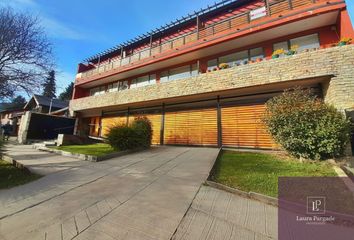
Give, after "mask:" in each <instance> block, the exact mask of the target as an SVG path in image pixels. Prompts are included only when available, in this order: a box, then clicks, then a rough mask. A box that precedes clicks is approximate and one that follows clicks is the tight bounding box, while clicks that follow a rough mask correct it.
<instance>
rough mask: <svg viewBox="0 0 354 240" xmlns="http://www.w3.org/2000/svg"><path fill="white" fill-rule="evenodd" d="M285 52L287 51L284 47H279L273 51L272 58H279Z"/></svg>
mask: <svg viewBox="0 0 354 240" xmlns="http://www.w3.org/2000/svg"><path fill="white" fill-rule="evenodd" d="M284 53H285V51H284V49H282V48H280V49H277V50H275V51H274V52H273V54H272V58H278V57H279V55H281V54H284Z"/></svg>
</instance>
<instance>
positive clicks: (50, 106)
mask: <svg viewBox="0 0 354 240" xmlns="http://www.w3.org/2000/svg"><path fill="white" fill-rule="evenodd" d="M68 106H69V103H68V102H66V101H61V100H59V99H52V98H48V97H45V96H40V95H36V94H35V95H33V96H32V98H31V99H30V100H29V101H28V102H27V104H26V105H25V107H24V110H25V111H32V112H38V113H51V112H55V111H58V110H61V109H63V108H67V107H68Z"/></svg>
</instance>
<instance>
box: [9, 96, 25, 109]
mask: <svg viewBox="0 0 354 240" xmlns="http://www.w3.org/2000/svg"><path fill="white" fill-rule="evenodd" d="M25 105H26V99H25V98H24V97H22V96H20V95H18V96H17V97H15V98H13V99H12V101H11V104H10V106H11V108H23V107H24V106H25Z"/></svg>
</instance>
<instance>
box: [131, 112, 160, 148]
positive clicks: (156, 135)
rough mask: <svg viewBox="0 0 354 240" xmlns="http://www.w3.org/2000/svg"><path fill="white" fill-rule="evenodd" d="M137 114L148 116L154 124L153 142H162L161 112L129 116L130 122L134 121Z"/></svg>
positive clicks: (152, 124)
mask: <svg viewBox="0 0 354 240" xmlns="http://www.w3.org/2000/svg"><path fill="white" fill-rule="evenodd" d="M137 116H144V117H146V118H148V119H149V120H150V122H151V126H152V139H151V143H152V144H160V135H161V134H160V131H161V114H159V113H158V114H136V115H131V116H129V123H131V122H132V121H134V118H136V117H137Z"/></svg>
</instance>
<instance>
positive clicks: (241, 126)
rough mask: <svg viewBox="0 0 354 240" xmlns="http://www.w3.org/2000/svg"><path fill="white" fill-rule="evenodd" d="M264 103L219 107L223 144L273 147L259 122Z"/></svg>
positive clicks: (271, 141)
mask: <svg viewBox="0 0 354 240" xmlns="http://www.w3.org/2000/svg"><path fill="white" fill-rule="evenodd" d="M264 111H265V105H264V104H263V103H262V104H252V105H246V106H232V107H223V108H222V109H221V119H222V120H221V124H222V143H223V145H224V146H234V147H251V148H274V147H275V144H274V142H273V140H272V138H271V137H270V136H269V134H268V133H267V132H266V128H265V126H264V125H263V124H262V123H261V118H262V115H263V113H264Z"/></svg>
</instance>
